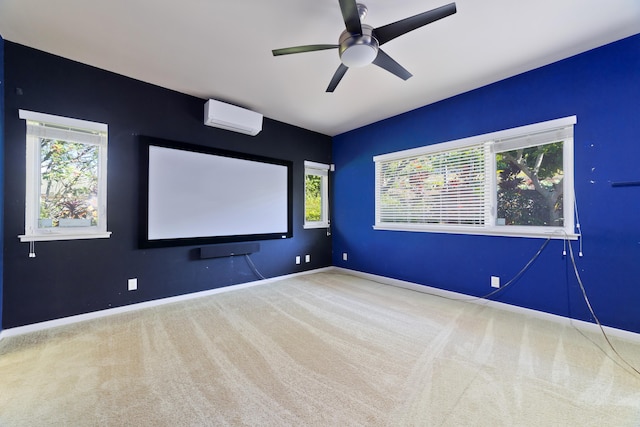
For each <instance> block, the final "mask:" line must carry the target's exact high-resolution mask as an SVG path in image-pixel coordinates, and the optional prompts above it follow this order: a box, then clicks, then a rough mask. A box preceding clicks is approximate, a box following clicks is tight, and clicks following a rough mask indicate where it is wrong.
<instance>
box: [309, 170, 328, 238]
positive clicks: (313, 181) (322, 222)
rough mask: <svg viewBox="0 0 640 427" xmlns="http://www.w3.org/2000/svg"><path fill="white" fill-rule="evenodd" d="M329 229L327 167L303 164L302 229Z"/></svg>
mask: <svg viewBox="0 0 640 427" xmlns="http://www.w3.org/2000/svg"><path fill="white" fill-rule="evenodd" d="M326 227H329V165H325V164H322V163H315V162H308V161H305V162H304V228H326Z"/></svg>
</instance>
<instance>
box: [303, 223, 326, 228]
mask: <svg viewBox="0 0 640 427" xmlns="http://www.w3.org/2000/svg"><path fill="white" fill-rule="evenodd" d="M303 228H305V229H307V228H329V224H328V223H326V222H317V223H314V222H308V223H305V224H304V226H303Z"/></svg>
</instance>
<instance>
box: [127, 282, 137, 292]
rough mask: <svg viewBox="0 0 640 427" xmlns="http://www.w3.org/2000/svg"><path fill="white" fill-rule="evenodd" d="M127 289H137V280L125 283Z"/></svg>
mask: <svg viewBox="0 0 640 427" xmlns="http://www.w3.org/2000/svg"><path fill="white" fill-rule="evenodd" d="M127 285H128V289H129V290H130V291H135V290H137V289H138V279H129V280H128V281H127Z"/></svg>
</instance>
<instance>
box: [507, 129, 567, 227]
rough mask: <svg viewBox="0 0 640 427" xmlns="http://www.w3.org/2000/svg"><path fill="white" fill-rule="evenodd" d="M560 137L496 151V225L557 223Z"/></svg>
mask: <svg viewBox="0 0 640 427" xmlns="http://www.w3.org/2000/svg"><path fill="white" fill-rule="evenodd" d="M562 152H563V148H562V141H558V142H553V143H551V144H545V145H539V146H535V147H529V148H521V149H517V150H511V151H505V152H502V153H497V154H496V169H497V175H498V176H497V179H498V188H497V191H498V215H497V219H498V221H499V225H537V226H554V227H561V226H563V224H564V218H563V208H562V205H563V203H562V201H563V193H564V191H563V189H564V186H563V179H564V172H563V166H562V165H563V163H562Z"/></svg>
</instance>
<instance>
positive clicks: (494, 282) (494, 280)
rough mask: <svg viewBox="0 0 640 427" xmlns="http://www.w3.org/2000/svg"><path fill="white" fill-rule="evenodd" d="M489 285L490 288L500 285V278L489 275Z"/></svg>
mask: <svg viewBox="0 0 640 427" xmlns="http://www.w3.org/2000/svg"><path fill="white" fill-rule="evenodd" d="M491 287H492V288H499V287H500V278H499V277H498V276H491Z"/></svg>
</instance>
